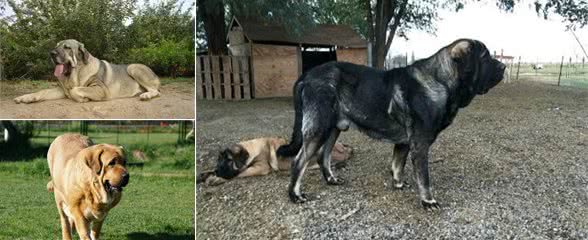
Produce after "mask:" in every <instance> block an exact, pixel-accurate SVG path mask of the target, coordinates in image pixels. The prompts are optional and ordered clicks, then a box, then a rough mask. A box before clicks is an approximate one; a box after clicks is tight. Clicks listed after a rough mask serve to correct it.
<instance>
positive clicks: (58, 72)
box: [14, 39, 160, 103]
mask: <svg viewBox="0 0 588 240" xmlns="http://www.w3.org/2000/svg"><path fill="white" fill-rule="evenodd" d="M50 54H51V60H52V61H53V63H55V70H54V73H53V75H55V77H57V80H58V82H59V87H56V88H50V89H45V90H41V91H39V92H35V93H30V94H25V95H22V96H20V97H17V98H15V99H14V101H15V102H16V103H33V102H39V101H45V100H54V99H62V98H69V99H72V100H74V101H76V102H88V101H106V100H110V99H115V98H128V97H134V96H137V95H138V96H139V98H140V99H141V100H149V99H152V98H155V97H157V96H159V94H160V93H159V86H160V82H159V78H158V77H157V75H155V73H154V72H153V70H151V69H150V68H149V67H147V66H145V65H143V64H129V65H119V64H112V63H110V62H107V61H105V60H100V59H97V58H95V57H94V56H92V54H90V52H88V50H86V48H85V47H84V44H83V43H81V42H78V41H77V40H74V39H68V40H63V41H61V42H59V43H57V46H56V47H55V49H54V50H53V51H51V52H50Z"/></svg>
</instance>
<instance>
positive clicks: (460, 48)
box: [449, 40, 472, 59]
mask: <svg viewBox="0 0 588 240" xmlns="http://www.w3.org/2000/svg"><path fill="white" fill-rule="evenodd" d="M471 49H472V44H471V43H470V42H469V41H467V40H463V41H459V42H458V43H456V44H454V45H453V46H452V47H451V50H450V53H449V54H450V55H451V58H452V59H459V58H463V57H465V56H467V55H468V54H469V53H470V51H471Z"/></svg>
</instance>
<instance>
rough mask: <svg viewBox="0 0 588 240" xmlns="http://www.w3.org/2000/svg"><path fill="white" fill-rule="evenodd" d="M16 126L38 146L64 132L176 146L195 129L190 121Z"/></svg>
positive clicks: (107, 140)
mask: <svg viewBox="0 0 588 240" xmlns="http://www.w3.org/2000/svg"><path fill="white" fill-rule="evenodd" d="M16 124H17V125H18V127H19V130H20V131H22V132H23V133H24V134H26V135H28V136H30V142H31V143H32V144H35V145H37V146H39V145H40V146H44V145H46V146H48V145H50V144H51V142H53V140H54V139H55V138H56V137H57V136H59V135H61V134H64V133H80V134H82V135H86V136H88V137H90V138H91V139H92V140H93V141H94V142H95V143H111V144H117V145H137V144H146V145H161V144H176V145H179V144H185V143H189V142H192V141H191V140H190V137H191V136H189V135H191V134H193V131H192V129H193V127H194V123H193V122H192V121H26V122H16ZM2 132H3V133H4V132H5V130H4V129H2ZM0 141H1V140H0Z"/></svg>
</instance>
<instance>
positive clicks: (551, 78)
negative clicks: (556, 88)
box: [511, 63, 588, 88]
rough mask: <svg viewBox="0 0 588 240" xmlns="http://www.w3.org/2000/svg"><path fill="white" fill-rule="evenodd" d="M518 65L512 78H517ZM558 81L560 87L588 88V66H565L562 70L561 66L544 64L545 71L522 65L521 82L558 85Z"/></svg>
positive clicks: (515, 66) (520, 71)
mask: <svg viewBox="0 0 588 240" xmlns="http://www.w3.org/2000/svg"><path fill="white" fill-rule="evenodd" d="M516 71H517V65H516V64H515V65H514V69H513V71H512V72H511V74H512V75H511V77H513V78H514V77H516ZM558 79H559V81H560V85H562V86H571V87H578V88H588V64H587V65H585V66H584V67H582V65H581V64H574V65H573V66H571V65H569V64H565V63H564V66H563V68H562V69H561V77H560V65H559V64H544V65H543V69H538V70H535V69H533V68H532V67H531V64H521V66H520V70H519V80H533V81H540V82H545V83H549V84H555V85H557V83H558Z"/></svg>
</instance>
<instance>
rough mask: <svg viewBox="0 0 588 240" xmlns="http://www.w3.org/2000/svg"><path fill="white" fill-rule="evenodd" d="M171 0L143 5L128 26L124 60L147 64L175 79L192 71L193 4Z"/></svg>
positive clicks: (146, 2)
mask: <svg viewBox="0 0 588 240" xmlns="http://www.w3.org/2000/svg"><path fill="white" fill-rule="evenodd" d="M184 4H186V2H185V1H180V0H170V1H165V2H160V3H158V4H155V5H150V4H149V1H148V0H145V4H144V7H143V8H142V9H141V10H140V11H139V12H138V13H137V14H136V16H134V17H133V22H132V23H131V25H129V26H128V32H129V39H131V40H132V41H130V42H129V47H130V49H129V50H128V54H127V56H128V57H127V59H126V62H140V63H144V64H147V65H149V66H150V67H151V68H152V69H153V70H154V71H155V72H156V73H158V74H163V75H167V76H171V77H172V78H175V77H176V76H177V75H178V74H181V75H189V73H193V72H194V55H195V52H194V43H195V37H194V24H195V19H194V18H193V17H192V9H193V6H194V5H193V4H192V5H191V6H190V7H189V8H184V7H183V6H184Z"/></svg>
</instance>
